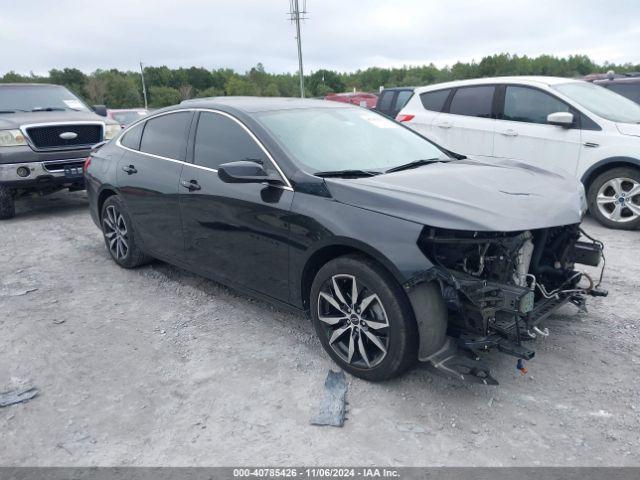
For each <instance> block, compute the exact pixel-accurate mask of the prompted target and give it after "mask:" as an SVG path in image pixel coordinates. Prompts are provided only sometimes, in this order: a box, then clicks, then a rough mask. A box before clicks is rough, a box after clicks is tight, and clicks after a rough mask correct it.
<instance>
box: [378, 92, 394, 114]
mask: <svg viewBox="0 0 640 480" xmlns="http://www.w3.org/2000/svg"><path fill="white" fill-rule="evenodd" d="M392 101H393V92H382V94H381V95H380V98H378V103H377V104H376V105H377V106H376V109H377V110H379V111H381V112H382V113H386V114H389V112H390V111H391V102H392Z"/></svg>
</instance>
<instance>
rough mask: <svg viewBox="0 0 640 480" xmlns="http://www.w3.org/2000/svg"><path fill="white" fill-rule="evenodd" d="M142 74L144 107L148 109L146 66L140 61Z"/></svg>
mask: <svg viewBox="0 0 640 480" xmlns="http://www.w3.org/2000/svg"><path fill="white" fill-rule="evenodd" d="M140 76H141V77H142V96H143V97H144V109H145V110H147V108H148V106H147V86H146V85H145V84H144V68H143V67H142V62H140Z"/></svg>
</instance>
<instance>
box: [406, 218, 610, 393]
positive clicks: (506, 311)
mask: <svg viewBox="0 0 640 480" xmlns="http://www.w3.org/2000/svg"><path fill="white" fill-rule="evenodd" d="M418 245H419V247H420V249H421V250H422V252H423V253H424V254H425V255H426V256H427V257H428V258H429V259H430V260H431V261H432V262H433V264H434V268H433V269H431V270H429V271H427V272H424V274H423V275H418V276H417V277H416V278H414V279H413V280H412V282H410V284H409V285H407V288H409V289H410V288H411V287H412V286H415V285H417V284H419V283H421V282H424V281H432V280H437V281H438V282H439V284H440V288H441V290H442V295H443V297H444V300H445V303H446V306H447V310H448V329H447V334H448V337H447V340H446V341H445V343H444V345H443V346H442V348H440V349H439V350H438V351H436V352H423V351H421V352H420V360H422V361H427V362H430V363H431V364H433V365H434V366H435V367H436V368H438V369H440V370H442V371H445V372H447V373H449V374H452V375H454V376H457V377H458V378H460V379H462V380H467V381H473V382H479V383H485V384H497V381H496V380H495V379H494V378H493V377H492V375H491V373H490V371H489V368H488V367H487V366H486V364H485V363H484V362H483V361H482V360H481V354H482V353H484V352H486V351H489V350H491V349H497V350H499V351H501V352H503V353H506V354H509V355H513V356H514V357H516V358H518V359H520V360H530V359H532V358H533V357H534V355H535V351H534V349H533V347H534V345H533V343H534V342H533V341H534V340H535V339H536V338H537V337H541V336H542V337H544V336H547V335H549V330H548V329H547V328H545V327H544V322H545V320H546V319H547V318H548V317H549V316H550V315H551V314H553V313H554V312H556V311H557V310H558V309H559V308H561V307H562V306H563V305H566V304H568V303H572V304H574V305H576V306H577V307H579V308H580V309H582V310H584V309H585V298H586V297H587V296H589V295H591V296H606V295H607V292H606V291H605V290H602V289H600V283H601V279H602V272H603V271H604V256H603V245H602V243H601V242H599V241H597V240H595V239H593V238H592V237H590V236H588V235H587V234H586V233H585V232H584V231H583V230H582V229H581V228H580V225H578V224H574V225H566V226H560V227H550V228H543V229H537V230H526V231H518V232H479V231H478V232H473V231H458V230H446V229H441V228H430V227H425V228H424V229H423V231H422V234H421V235H420V238H419V240H418ZM601 264H602V267H601V268H602V270H601V271H600V274H599V275H598V278H597V279H594V278H593V277H592V276H591V275H589V274H588V273H586V272H584V271H581V270H580V269H578V267H577V266H578V265H587V266H591V267H598V266H599V265H601ZM519 365H520V366H521V368H524V367H523V366H522V362H520V363H519Z"/></svg>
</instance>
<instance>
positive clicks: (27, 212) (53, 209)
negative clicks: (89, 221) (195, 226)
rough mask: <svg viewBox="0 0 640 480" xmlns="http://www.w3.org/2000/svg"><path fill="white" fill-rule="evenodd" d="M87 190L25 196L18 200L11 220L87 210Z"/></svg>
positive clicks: (16, 220)
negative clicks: (41, 195)
mask: <svg viewBox="0 0 640 480" xmlns="http://www.w3.org/2000/svg"><path fill="white" fill-rule="evenodd" d="M88 207H89V199H88V198H87V194H86V192H66V191H64V192H56V193H54V194H51V195H45V196H43V197H38V196H33V197H24V198H20V199H18V200H17V201H16V216H15V217H14V218H13V219H11V220H9V221H10V222H20V221H23V220H33V219H37V218H46V217H50V216H69V215H73V214H74V213H76V212H78V211H79V210H87V209H88ZM88 213H89V212H87V214H88Z"/></svg>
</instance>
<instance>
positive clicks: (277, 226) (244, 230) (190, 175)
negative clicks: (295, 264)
mask: <svg viewBox="0 0 640 480" xmlns="http://www.w3.org/2000/svg"><path fill="white" fill-rule="evenodd" d="M192 143H193V148H192V152H191V154H192V157H193V158H192V163H188V164H186V165H185V167H184V170H183V171H182V178H181V182H180V183H181V187H180V188H181V191H180V210H181V212H182V224H183V231H184V235H185V252H186V258H187V261H188V262H189V263H190V264H191V265H192V266H193V267H194V268H195V269H197V270H198V271H200V272H201V273H202V274H203V275H207V276H209V277H212V278H216V279H220V280H222V281H226V282H230V283H233V284H237V285H240V286H243V287H246V288H249V289H251V290H254V291H257V292H260V293H262V294H265V295H269V296H271V297H273V298H277V299H279V300H283V301H287V300H288V297H289V286H288V278H289V277H288V261H289V245H288V237H289V228H288V223H287V215H288V213H289V210H290V208H291V202H292V200H293V190H292V189H291V188H290V187H288V186H273V185H266V184H259V183H225V182H223V181H222V180H220V178H219V177H218V174H217V168H218V166H219V165H221V164H223V163H227V162H233V161H239V160H251V161H256V162H260V163H262V164H263V165H264V166H265V168H266V169H267V170H270V171H273V172H277V169H276V167H275V165H274V163H273V162H272V160H271V158H270V156H269V155H268V154H267V152H266V150H265V149H264V148H263V147H262V145H261V144H259V143H258V142H257V140H256V139H255V137H254V136H253V135H252V134H251V133H250V131H249V130H248V129H247V128H246V127H245V126H244V125H243V124H242V123H240V121H239V120H237V119H235V118H234V117H231V116H230V115H228V114H226V113H222V112H213V111H203V112H200V113H199V116H198V118H197V120H196V127H195V134H194V135H193V140H192ZM190 150H191V148H190Z"/></svg>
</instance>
